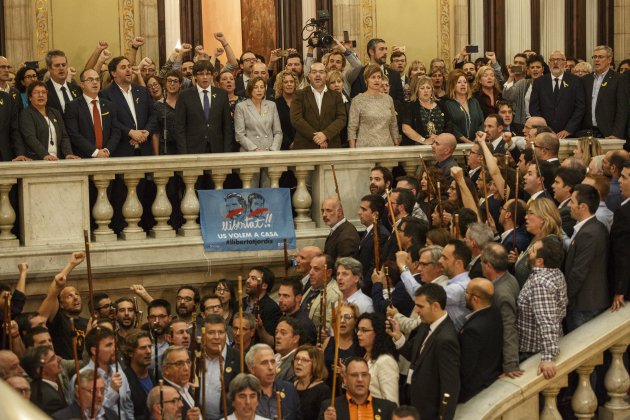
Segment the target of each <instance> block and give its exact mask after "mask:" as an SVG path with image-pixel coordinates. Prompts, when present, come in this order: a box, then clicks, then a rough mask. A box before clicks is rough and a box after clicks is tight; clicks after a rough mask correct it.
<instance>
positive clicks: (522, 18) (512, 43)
mask: <svg viewBox="0 0 630 420" xmlns="http://www.w3.org/2000/svg"><path fill="white" fill-rule="evenodd" d="M531 21H532V10H531V2H530V0H519V1H506V2H505V57H506V58H505V60H506V62H508V63H511V62H512V57H514V54H516V53H519V52H522V51H524V50H527V49H530V48H531V47H532V45H531V44H532V25H531ZM508 60H509V61H508Z"/></svg>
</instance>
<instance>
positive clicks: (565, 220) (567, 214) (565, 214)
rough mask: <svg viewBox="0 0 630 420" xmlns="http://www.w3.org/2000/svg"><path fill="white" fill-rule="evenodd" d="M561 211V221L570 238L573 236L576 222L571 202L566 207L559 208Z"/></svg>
mask: <svg viewBox="0 0 630 420" xmlns="http://www.w3.org/2000/svg"><path fill="white" fill-rule="evenodd" d="M558 210H559V211H560V219H561V220H562V230H563V231H564V233H566V234H567V236H568V237H569V238H570V237H571V236H573V227H574V226H575V220H574V219H573V218H572V217H571V209H570V208H569V202H568V201H567V202H566V203H565V204H564V206H562V207H558Z"/></svg>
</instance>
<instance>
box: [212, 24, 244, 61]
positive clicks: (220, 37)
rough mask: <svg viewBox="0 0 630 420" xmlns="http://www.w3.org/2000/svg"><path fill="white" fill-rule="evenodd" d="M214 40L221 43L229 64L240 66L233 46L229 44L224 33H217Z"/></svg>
mask: <svg viewBox="0 0 630 420" xmlns="http://www.w3.org/2000/svg"><path fill="white" fill-rule="evenodd" d="M214 38H215V39H216V40H217V41H219V42H220V43H221V46H222V47H223V49H224V50H225V56H226V58H227V62H228V64H232V65H238V60H237V59H236V55H235V54H234V50H233V49H232V46H231V45H230V43H229V42H228V40H227V38H226V37H225V35H224V34H223V32H215V34H214Z"/></svg>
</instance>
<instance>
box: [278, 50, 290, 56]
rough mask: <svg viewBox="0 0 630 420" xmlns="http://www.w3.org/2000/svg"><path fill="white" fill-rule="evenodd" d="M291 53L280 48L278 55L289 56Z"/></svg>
mask: <svg viewBox="0 0 630 420" xmlns="http://www.w3.org/2000/svg"><path fill="white" fill-rule="evenodd" d="M288 55H289V50H278V57H287V56H288Z"/></svg>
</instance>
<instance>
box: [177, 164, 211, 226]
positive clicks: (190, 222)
mask: <svg viewBox="0 0 630 420" xmlns="http://www.w3.org/2000/svg"><path fill="white" fill-rule="evenodd" d="M202 174H203V171H202V170H190V171H183V172H182V178H183V179H184V184H186V192H185V193H184V197H183V198H182V204H181V209H182V214H183V215H184V219H186V222H185V223H184V224H183V225H182V227H181V228H180V229H179V232H178V233H179V234H180V235H182V236H201V228H200V227H199V223H197V217H199V200H198V199H197V194H196V193H195V182H197V178H198V177H199V176H201V175H202ZM213 181H214V179H213ZM215 184H216V181H215Z"/></svg>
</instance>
